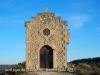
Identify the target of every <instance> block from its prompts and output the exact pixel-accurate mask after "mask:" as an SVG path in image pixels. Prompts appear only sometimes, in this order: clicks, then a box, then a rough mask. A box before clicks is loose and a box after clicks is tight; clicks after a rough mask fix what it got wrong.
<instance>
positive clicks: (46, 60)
mask: <svg viewBox="0 0 100 75" xmlns="http://www.w3.org/2000/svg"><path fill="white" fill-rule="evenodd" d="M40 68H53V49H52V48H51V47H50V46H48V45H45V46H43V47H42V48H41V49H40Z"/></svg>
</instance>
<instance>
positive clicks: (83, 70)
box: [68, 57, 100, 75]
mask: <svg viewBox="0 0 100 75" xmlns="http://www.w3.org/2000/svg"><path fill="white" fill-rule="evenodd" d="M68 65H74V67H75V68H76V75H100V57H96V58H87V59H79V60H74V61H71V62H69V63H68ZM69 67H71V66H69Z"/></svg>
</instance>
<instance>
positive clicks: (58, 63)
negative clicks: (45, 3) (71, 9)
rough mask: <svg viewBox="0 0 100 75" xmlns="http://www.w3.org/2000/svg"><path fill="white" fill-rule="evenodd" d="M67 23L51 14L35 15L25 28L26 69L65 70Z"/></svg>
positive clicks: (67, 37)
mask: <svg viewBox="0 0 100 75" xmlns="http://www.w3.org/2000/svg"><path fill="white" fill-rule="evenodd" d="M67 25H68V23H67V21H62V20H61V17H57V16H55V14H54V13H51V12H43V13H37V16H36V17H32V18H31V20H30V21H27V22H25V27H26V69H42V68H50V69H52V68H67V64H66V63H67V58H66V57H67V50H66V49H67V44H68V43H69V34H70V30H68V29H67V28H66V26H67Z"/></svg>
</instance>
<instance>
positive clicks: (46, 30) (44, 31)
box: [43, 28, 50, 36]
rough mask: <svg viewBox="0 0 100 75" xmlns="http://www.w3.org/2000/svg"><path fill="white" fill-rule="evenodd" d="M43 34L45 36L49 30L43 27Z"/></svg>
mask: <svg viewBox="0 0 100 75" xmlns="http://www.w3.org/2000/svg"><path fill="white" fill-rule="evenodd" d="M43 34H44V35H46V36H48V35H49V34H50V30H49V29H48V28H45V29H44V30H43Z"/></svg>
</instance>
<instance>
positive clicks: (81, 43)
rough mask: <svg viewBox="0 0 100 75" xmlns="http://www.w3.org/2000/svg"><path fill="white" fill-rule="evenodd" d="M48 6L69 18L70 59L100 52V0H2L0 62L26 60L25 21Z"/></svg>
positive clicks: (68, 54)
mask: <svg viewBox="0 0 100 75" xmlns="http://www.w3.org/2000/svg"><path fill="white" fill-rule="evenodd" d="M44 7H48V12H54V13H55V15H56V16H61V18H62V20H63V21H64V20H65V21H66V20H67V21H68V26H67V27H66V28H67V29H70V43H69V44H68V46H67V61H72V60H76V59H81V58H92V57H99V56H100V0H0V64H17V63H19V62H23V61H25V58H26V56H25V55H26V54H25V53H26V51H25V48H26V47H25V45H26V43H25V42H26V37H25V35H26V34H25V27H24V23H25V21H30V18H31V17H32V16H36V15H37V13H38V12H44Z"/></svg>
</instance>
